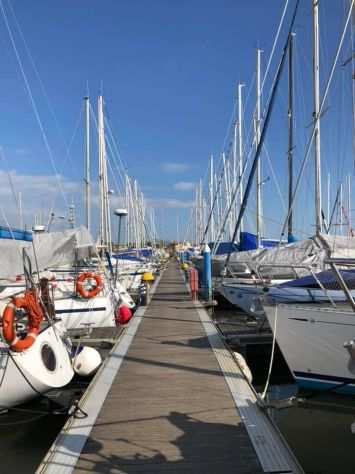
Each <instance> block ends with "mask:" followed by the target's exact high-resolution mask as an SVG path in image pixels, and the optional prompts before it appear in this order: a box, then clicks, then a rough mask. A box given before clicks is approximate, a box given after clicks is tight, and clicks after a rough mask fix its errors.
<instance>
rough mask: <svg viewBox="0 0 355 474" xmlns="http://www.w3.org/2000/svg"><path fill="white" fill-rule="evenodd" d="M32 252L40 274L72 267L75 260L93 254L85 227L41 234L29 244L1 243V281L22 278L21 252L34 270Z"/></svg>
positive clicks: (16, 242)
mask: <svg viewBox="0 0 355 474" xmlns="http://www.w3.org/2000/svg"><path fill="white" fill-rule="evenodd" d="M33 247H34V248H35V252H36V257H37V262H38V267H39V270H40V271H43V270H46V269H48V268H53V267H61V266H65V265H73V264H74V262H75V261H76V259H78V260H82V259H84V258H87V257H89V256H90V255H92V254H93V252H94V242H93V239H92V237H91V235H90V233H89V231H88V230H87V229H86V227H83V226H81V227H78V228H76V229H69V230H65V231H63V232H44V233H38V234H33V245H32V242H26V241H19V240H0V255H1V265H0V279H7V278H12V277H14V276H16V275H19V274H23V262H22V249H23V248H25V249H26V252H27V254H28V256H29V257H30V260H31V263H32V270H33V271H35V270H36V261H35V258H34V251H33Z"/></svg>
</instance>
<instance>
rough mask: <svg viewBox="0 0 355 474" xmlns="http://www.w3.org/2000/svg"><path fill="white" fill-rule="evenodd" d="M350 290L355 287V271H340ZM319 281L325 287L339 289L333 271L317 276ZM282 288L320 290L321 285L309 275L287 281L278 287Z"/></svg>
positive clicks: (326, 271)
mask: <svg viewBox="0 0 355 474" xmlns="http://www.w3.org/2000/svg"><path fill="white" fill-rule="evenodd" d="M339 271H340V273H341V275H342V277H343V279H344V281H345V283H346V285H347V286H348V288H349V289H352V288H354V287H355V270H339ZM316 276H317V279H318V280H319V281H320V282H321V283H322V285H324V286H325V287H329V286H334V288H339V283H338V281H337V279H336V277H335V275H334V273H333V272H332V271H331V270H325V271H324V272H320V273H317V274H316ZM278 286H279V287H280V288H290V287H291V288H292V287H294V288H319V284H318V282H317V280H316V279H315V278H314V276H313V275H308V276H305V277H302V278H296V279H295V280H291V281H287V282H285V283H282V284H280V285H278Z"/></svg>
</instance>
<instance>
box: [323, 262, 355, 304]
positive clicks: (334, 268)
mask: <svg viewBox="0 0 355 474" xmlns="http://www.w3.org/2000/svg"><path fill="white" fill-rule="evenodd" d="M324 263H325V264H326V265H329V266H330V268H331V269H332V271H333V273H334V274H335V277H336V279H337V281H338V283H339V285H340V287H341V289H342V290H343V291H344V293H345V296H346V298H347V300H348V302H349V303H350V306H351V308H352V310H353V311H354V312H355V301H354V298H353V296H352V293H351V291H350V289H349V288H348V286H347V284H346V282H345V280H344V278H343V276H342V274H341V273H340V270H339V266H341V267H355V259H354V258H335V257H332V258H327V259H325V260H324Z"/></svg>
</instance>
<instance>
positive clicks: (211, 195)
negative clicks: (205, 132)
mask: <svg viewBox="0 0 355 474" xmlns="http://www.w3.org/2000/svg"><path fill="white" fill-rule="evenodd" d="M213 180H214V175H213V155H211V159H210V182H209V191H210V213H211V222H210V226H211V227H210V237H211V240H210V242H214V218H213Z"/></svg>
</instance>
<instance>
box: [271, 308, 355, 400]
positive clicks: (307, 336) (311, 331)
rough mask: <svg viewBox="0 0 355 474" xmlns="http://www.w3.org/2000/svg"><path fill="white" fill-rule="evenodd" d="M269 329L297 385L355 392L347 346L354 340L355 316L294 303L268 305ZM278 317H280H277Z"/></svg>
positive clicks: (354, 364) (354, 372)
mask: <svg viewBox="0 0 355 474" xmlns="http://www.w3.org/2000/svg"><path fill="white" fill-rule="evenodd" d="M264 308H265V312H266V315H267V319H268V322H269V324H270V327H271V328H272V329H273V331H275V319H277V321H276V340H277V342H278V345H279V347H280V349H281V352H282V353H283V355H284V357H285V360H286V362H287V364H288V366H289V368H290V370H291V372H292V374H293V376H294V378H295V379H296V381H297V383H298V384H299V385H300V386H302V387H304V388H309V389H316V390H325V389H332V390H333V389H334V390H337V391H340V392H342V393H352V394H353V393H355V361H354V360H353V359H352V358H351V357H350V355H349V352H348V351H347V350H346V349H345V348H344V343H346V342H349V340H351V339H355V313H354V312H352V311H349V310H340V309H333V308H324V307H323V308H321V307H319V306H318V307H315V308H312V307H310V306H307V307H305V306H301V305H299V306H298V305H293V304H288V305H286V304H285V305H284V304H279V305H277V306H269V305H265V306H264ZM276 314H277V318H276Z"/></svg>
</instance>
